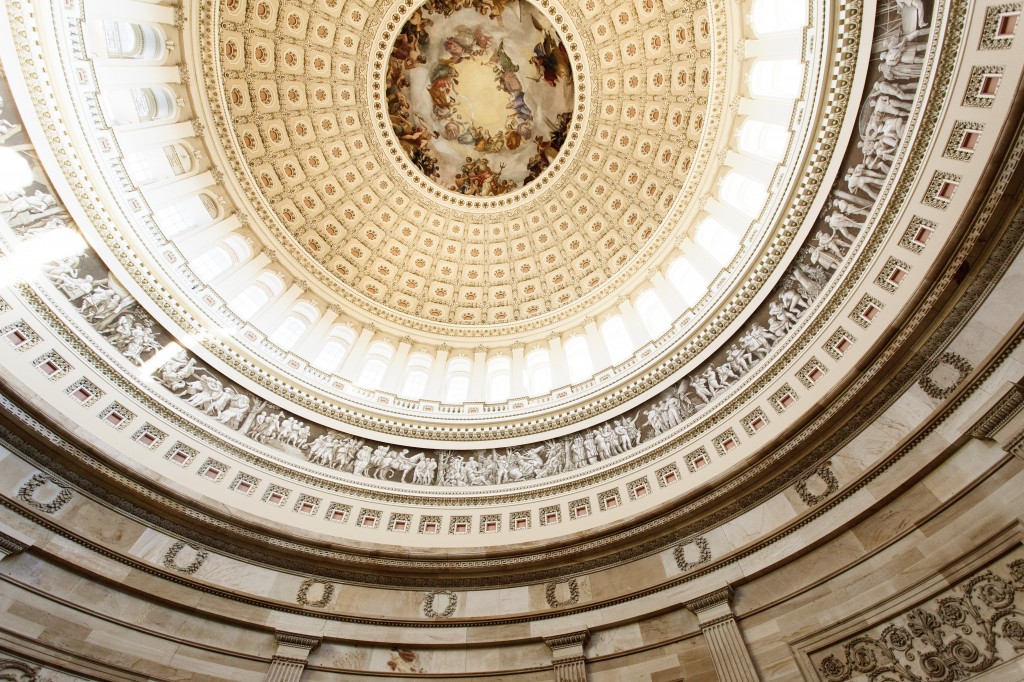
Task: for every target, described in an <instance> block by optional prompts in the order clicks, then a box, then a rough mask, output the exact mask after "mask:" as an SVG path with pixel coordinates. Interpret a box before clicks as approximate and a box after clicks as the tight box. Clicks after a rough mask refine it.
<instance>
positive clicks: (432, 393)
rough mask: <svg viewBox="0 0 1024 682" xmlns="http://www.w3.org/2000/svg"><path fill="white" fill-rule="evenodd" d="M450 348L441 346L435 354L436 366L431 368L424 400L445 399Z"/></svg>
mask: <svg viewBox="0 0 1024 682" xmlns="http://www.w3.org/2000/svg"><path fill="white" fill-rule="evenodd" d="M449 352H451V349H450V348H449V347H448V346H444V345H442V346H440V347H439V348H438V349H437V352H436V353H435V354H434V364H433V365H431V366H430V379H429V380H428V381H427V390H426V391H424V393H423V399H424V400H441V398H443V397H444V378H445V375H446V373H447V371H448V353H449Z"/></svg>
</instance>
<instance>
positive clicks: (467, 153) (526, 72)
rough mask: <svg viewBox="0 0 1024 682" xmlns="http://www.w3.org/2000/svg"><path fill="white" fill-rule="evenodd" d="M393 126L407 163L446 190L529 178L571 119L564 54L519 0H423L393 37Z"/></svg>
mask: <svg viewBox="0 0 1024 682" xmlns="http://www.w3.org/2000/svg"><path fill="white" fill-rule="evenodd" d="M387 101H388V113H389V115H390V118H391V126H392V129H393V130H394V132H395V135H397V136H398V140H399V143H400V144H401V146H402V149H403V151H404V152H405V154H406V156H408V157H409V160H410V161H412V163H413V164H414V165H415V166H416V167H417V168H419V169H420V171H422V173H423V174H424V175H426V176H427V177H428V178H430V179H431V180H432V181H433V182H434V183H436V184H438V185H440V186H441V187H443V188H444V189H446V190H449V191H452V192H458V193H460V194H466V195H471V196H496V195H499V194H506V193H508V192H513V191H515V190H517V189H519V188H521V187H525V186H526V185H527V184H529V183H530V182H532V181H533V180H534V179H535V178H537V177H538V176H539V175H540V174H541V173H543V172H544V169H545V168H547V167H548V165H550V164H551V162H552V161H553V160H554V159H555V157H556V156H557V155H558V150H559V149H561V147H562V144H563V143H564V142H565V136H566V131H567V130H568V128H569V124H570V122H571V121H572V110H573V101H574V88H573V74H572V69H571V67H570V62H569V55H568V54H567V52H566V49H565V46H564V45H563V44H562V40H561V38H560V37H559V36H558V34H557V33H556V32H555V29H554V27H553V26H552V25H551V23H550V22H549V21H548V19H547V17H545V16H544V14H542V13H541V11H540V10H539V9H537V8H536V7H534V6H533V5H531V4H530V3H528V2H525V1H524V0H511V1H509V0H428V1H427V2H426V3H425V4H424V5H422V6H420V7H419V8H418V9H417V10H415V11H414V12H413V13H412V15H411V16H410V17H409V20H408V21H407V22H406V23H405V25H404V26H403V27H402V30H401V32H400V33H399V34H398V35H397V37H396V38H395V44H394V46H393V47H392V49H391V57H390V61H389V63H388V71H387Z"/></svg>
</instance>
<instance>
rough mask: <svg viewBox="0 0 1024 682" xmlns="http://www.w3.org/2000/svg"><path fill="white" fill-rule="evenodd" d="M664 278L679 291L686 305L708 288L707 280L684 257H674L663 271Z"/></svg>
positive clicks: (696, 299) (690, 303) (692, 302)
mask: <svg viewBox="0 0 1024 682" xmlns="http://www.w3.org/2000/svg"><path fill="white" fill-rule="evenodd" d="M665 278H666V279H667V280H668V281H669V282H670V283H671V284H672V286H673V287H674V288H675V290H676V291H678V292H679V294H680V295H681V296H682V297H683V300H685V301H686V304H687V305H693V304H694V303H696V302H697V301H699V300H700V299H701V296H703V295H704V293H705V292H706V291H707V289H708V283H707V281H706V280H705V279H704V278H703V277H701V276H700V273H699V272H697V269H696V268H695V267H693V266H692V265H690V262H689V261H688V260H686V258H676V259H675V260H674V261H672V264H671V265H669V266H668V270H666V271H665Z"/></svg>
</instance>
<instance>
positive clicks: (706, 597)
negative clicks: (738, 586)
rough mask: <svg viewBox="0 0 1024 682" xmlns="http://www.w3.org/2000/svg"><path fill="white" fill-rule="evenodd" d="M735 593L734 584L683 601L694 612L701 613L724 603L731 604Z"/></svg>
mask: <svg viewBox="0 0 1024 682" xmlns="http://www.w3.org/2000/svg"><path fill="white" fill-rule="evenodd" d="M734 594H735V592H733V589H732V586H730V585H726V586H725V587H720V588H718V589H717V590H713V591H711V592H708V593H707V594H702V595H701V596H699V597H697V598H695V599H691V600H689V601H686V602H683V606H685V607H686V608H688V609H690V610H691V611H693V612H694V613H697V614H699V613H700V612H701V611H707V610H709V609H713V608H715V607H716V606H720V605H721V604H723V603H724V604H725V605H726V606H730V604H731V602H732V597H733V595H734ZM730 610H731V606H730Z"/></svg>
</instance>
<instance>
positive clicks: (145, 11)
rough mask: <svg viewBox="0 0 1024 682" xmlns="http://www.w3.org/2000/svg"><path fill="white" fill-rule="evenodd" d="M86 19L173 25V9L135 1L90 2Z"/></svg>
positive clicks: (100, 0)
mask: <svg viewBox="0 0 1024 682" xmlns="http://www.w3.org/2000/svg"><path fill="white" fill-rule="evenodd" d="M86 15H87V18H88V19H117V20H121V21H131V22H136V23H153V24H167V25H169V26H170V25H173V24H174V8H173V7H168V6H166V5H157V4H155V3H152V2H138V1H137V0H90V2H89V3H88V6H87V7H86Z"/></svg>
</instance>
